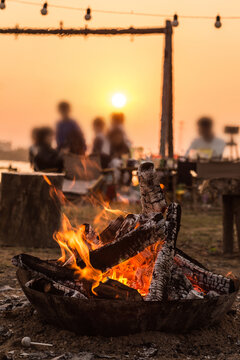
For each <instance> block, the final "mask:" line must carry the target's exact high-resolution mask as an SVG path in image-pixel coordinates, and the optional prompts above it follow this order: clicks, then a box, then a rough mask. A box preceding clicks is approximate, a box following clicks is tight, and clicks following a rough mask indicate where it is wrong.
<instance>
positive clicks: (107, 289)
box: [94, 279, 142, 301]
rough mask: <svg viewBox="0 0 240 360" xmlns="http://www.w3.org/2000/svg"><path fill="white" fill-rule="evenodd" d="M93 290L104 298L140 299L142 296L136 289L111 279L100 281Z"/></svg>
mask: <svg viewBox="0 0 240 360" xmlns="http://www.w3.org/2000/svg"><path fill="white" fill-rule="evenodd" d="M94 292H95V293H96V294H97V295H98V296H99V297H101V298H104V299H117V300H132V301H142V297H141V295H140V294H139V292H138V291H137V290H135V289H133V288H130V287H129V286H127V285H124V284H122V283H120V282H119V281H116V280H112V279H108V280H107V281H106V282H105V283H100V284H99V286H98V287H96V288H95V289H94Z"/></svg>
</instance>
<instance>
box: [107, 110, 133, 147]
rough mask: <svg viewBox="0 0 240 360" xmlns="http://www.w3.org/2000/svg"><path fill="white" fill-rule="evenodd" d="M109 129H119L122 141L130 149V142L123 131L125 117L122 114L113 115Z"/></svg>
mask: <svg viewBox="0 0 240 360" xmlns="http://www.w3.org/2000/svg"><path fill="white" fill-rule="evenodd" d="M111 129H112V130H113V129H119V130H121V131H122V133H123V136H124V141H125V143H126V144H127V146H128V147H129V148H130V147H131V141H130V140H129V138H128V136H127V133H126V130H125V116H124V114H123V113H113V114H112V116H111Z"/></svg>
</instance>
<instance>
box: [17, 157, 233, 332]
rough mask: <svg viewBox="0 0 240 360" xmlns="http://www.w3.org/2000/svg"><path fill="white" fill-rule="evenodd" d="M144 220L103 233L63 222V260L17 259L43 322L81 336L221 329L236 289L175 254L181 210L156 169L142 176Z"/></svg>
mask: <svg viewBox="0 0 240 360" xmlns="http://www.w3.org/2000/svg"><path fill="white" fill-rule="evenodd" d="M138 178H139V186H140V193H141V204H142V213H140V214H128V215H123V214H122V215H120V216H118V217H117V218H116V219H115V220H112V221H111V222H110V223H109V224H108V226H107V227H106V229H105V230H103V231H102V232H100V233H98V232H96V231H95V230H94V228H93V227H92V226H91V225H90V224H82V225H81V226H79V227H78V228H73V227H72V226H71V224H70V222H69V220H68V219H67V218H66V217H65V216H63V224H62V229H61V231H59V232H57V233H56V234H55V240H56V241H57V243H58V244H59V246H60V248H61V257H60V258H59V259H58V260H51V261H50V260H49V261H45V260H41V259H39V258H36V257H33V256H31V255H27V254H20V255H17V256H15V257H14V258H13V260H12V261H13V264H14V265H16V266H17V267H19V269H18V271H17V275H18V279H19V282H20V284H21V286H22V288H23V291H24V292H25V294H26V296H27V297H28V299H29V300H30V302H31V303H32V304H33V305H34V306H35V307H36V309H37V311H38V312H39V314H40V315H41V316H42V317H44V318H45V320H47V321H49V322H52V323H54V324H56V325H59V326H61V327H65V328H68V329H70V330H73V331H76V332H78V333H82V334H102V335H107V336H111V335H118V334H126V333H129V332H136V331H143V330H170V331H178V330H181V331H187V330H189V329H190V328H194V327H200V326H203V325H207V324H212V323H214V322H216V321H219V320H220V319H221V317H222V316H223V315H224V313H225V312H226V311H228V310H229V309H230V308H231V306H232V304H233V302H234V300H235V298H236V294H237V290H238V281H237V280H235V279H232V278H227V277H224V276H222V275H217V274H214V273H212V272H210V271H209V270H207V269H206V268H205V267H204V266H203V265H201V264H199V263H198V262H197V261H196V260H193V259H191V258H190V257H189V256H188V255H186V254H184V253H183V252H182V251H181V250H179V249H178V248H177V247H176V243H177V237H178V233H179V230H180V224H181V207H180V205H179V204H176V203H171V204H169V205H168V204H167V202H166V199H165V194H164V190H163V189H162V187H161V186H160V184H159V181H158V180H157V179H158V177H157V176H156V171H155V169H154V165H153V163H151V162H145V163H142V164H141V165H140V167H139V170H138Z"/></svg>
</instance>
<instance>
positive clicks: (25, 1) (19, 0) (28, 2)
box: [0, 0, 240, 26]
mask: <svg viewBox="0 0 240 360" xmlns="http://www.w3.org/2000/svg"><path fill="white" fill-rule="evenodd" d="M8 1H12V2H15V3H19V4H25V5H34V6H39V3H37V2H33V1H31V0H8ZM2 3H5V0H1V2H0V8H1V4H2ZM3 8H4V7H3ZM51 8H56V9H66V10H75V11H85V9H84V8H79V7H73V6H67V5H57V4H51ZM91 12H92V10H91V9H90V17H91ZM93 12H95V13H100V14H113V15H132V16H147V17H159V18H171V17H172V14H158V13H143V12H135V11H115V10H101V9H94V10H93ZM86 15H87V13H86ZM86 15H85V16H86ZM175 15H176V14H175ZM218 16H219V15H218ZM218 16H217V17H216V16H208V15H180V18H182V19H209V20H217V18H218ZM177 19H178V16H177ZM221 19H224V20H240V16H224V17H222V18H221ZM221 19H220V16H219V21H216V22H215V24H216V23H217V26H218V25H219V22H220V24H221V25H222V23H221ZM173 21H174V19H173Z"/></svg>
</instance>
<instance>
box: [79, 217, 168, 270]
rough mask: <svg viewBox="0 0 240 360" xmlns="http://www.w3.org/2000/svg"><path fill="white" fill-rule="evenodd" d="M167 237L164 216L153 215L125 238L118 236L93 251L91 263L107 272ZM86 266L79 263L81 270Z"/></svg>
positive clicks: (81, 262)
mask: <svg viewBox="0 0 240 360" xmlns="http://www.w3.org/2000/svg"><path fill="white" fill-rule="evenodd" d="M165 236H166V224H165V220H164V219H163V216H162V214H153V215H152V216H150V217H149V218H148V219H147V220H146V221H145V222H143V223H140V224H139V226H138V227H137V228H134V229H133V230H131V231H129V232H128V233H126V234H125V235H123V236H118V237H117V238H116V239H115V240H114V241H113V242H111V243H110V244H106V245H104V246H102V247H100V248H99V249H96V250H94V251H91V252H90V254H89V257H90V263H91V265H92V266H93V267H94V268H95V269H99V270H101V271H102V272H106V270H107V269H109V268H112V267H113V266H115V265H118V264H120V263H121V262H123V261H126V260H128V259H129V258H131V257H133V256H135V255H137V254H138V253H140V252H141V251H143V250H144V249H145V248H146V247H148V246H150V245H152V244H155V243H156V242H157V241H158V240H159V239H163V238H164V237H165ZM84 265H85V264H84V261H83V260H81V261H80V262H78V266H80V267H81V268H83V267H84Z"/></svg>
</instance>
